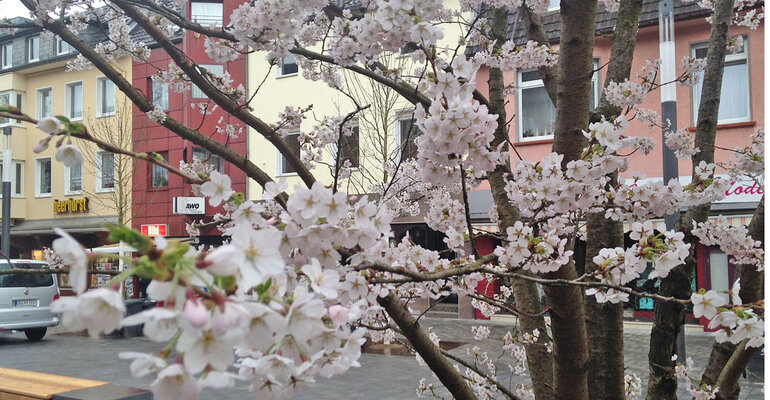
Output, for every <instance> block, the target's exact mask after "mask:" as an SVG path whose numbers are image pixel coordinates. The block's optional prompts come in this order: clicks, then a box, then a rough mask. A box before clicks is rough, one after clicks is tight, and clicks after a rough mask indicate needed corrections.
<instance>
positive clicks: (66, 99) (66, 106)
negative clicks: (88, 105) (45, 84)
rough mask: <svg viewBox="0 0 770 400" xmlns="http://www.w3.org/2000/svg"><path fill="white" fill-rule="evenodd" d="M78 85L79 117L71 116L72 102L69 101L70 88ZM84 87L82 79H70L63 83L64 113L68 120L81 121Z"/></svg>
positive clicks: (83, 109) (83, 112)
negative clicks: (70, 80)
mask: <svg viewBox="0 0 770 400" xmlns="http://www.w3.org/2000/svg"><path fill="white" fill-rule="evenodd" d="M77 85H80V117H77V118H76V117H73V116H72V104H71V103H70V88H73V87H75V86H77ZM84 97H85V87H84V85H83V81H82V80H80V81H72V82H67V83H65V84H64V114H65V115H66V117H67V118H69V119H70V121H82V120H83V114H85V107H84V106H85V104H83V103H85V98H84Z"/></svg>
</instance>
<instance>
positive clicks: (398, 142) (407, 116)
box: [393, 109, 424, 162]
mask: <svg viewBox="0 0 770 400" xmlns="http://www.w3.org/2000/svg"><path fill="white" fill-rule="evenodd" d="M406 120H410V121H414V122H413V124H414V127H415V128H416V129H417V130H419V131H420V132H422V130H421V129H420V128H419V127H418V126H417V119H416V118H415V117H414V109H405V110H399V111H396V126H395V127H394V129H393V130H394V135H393V136H394V139H395V143H394V144H393V145H394V148H395V149H396V158H395V159H396V161H397V162H402V161H403V160H402V158H401V157H402V154H401V149H402V144H403V143H404V140H403V139H402V135H403V134H404V132H402V131H401V121H406ZM423 134H424V132H423ZM417 136H420V135H417ZM413 140H414V139H413ZM416 147H417V144H416V143H415V148H416ZM416 155H417V153H416V152H415V156H416Z"/></svg>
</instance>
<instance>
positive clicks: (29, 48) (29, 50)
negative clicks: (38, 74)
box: [27, 35, 40, 62]
mask: <svg viewBox="0 0 770 400" xmlns="http://www.w3.org/2000/svg"><path fill="white" fill-rule="evenodd" d="M36 40H37V57H36V58H32V44H33V43H34V42H35V41H36ZM36 61H40V35H34V36H30V37H28V38H27V62H36Z"/></svg>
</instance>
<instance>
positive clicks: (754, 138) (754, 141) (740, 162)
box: [725, 128, 765, 179]
mask: <svg viewBox="0 0 770 400" xmlns="http://www.w3.org/2000/svg"><path fill="white" fill-rule="evenodd" d="M749 139H750V140H751V141H750V142H749V144H748V145H746V146H745V147H743V148H736V149H735V154H734V158H733V159H731V160H728V161H727V165H726V166H725V168H726V169H727V172H728V173H729V174H730V176H732V177H734V178H735V177H739V176H741V175H748V176H751V177H754V179H758V178H759V177H761V176H763V175H764V174H765V130H764V129H763V128H757V129H756V130H755V131H754V133H753V134H751V137H750V138H749Z"/></svg>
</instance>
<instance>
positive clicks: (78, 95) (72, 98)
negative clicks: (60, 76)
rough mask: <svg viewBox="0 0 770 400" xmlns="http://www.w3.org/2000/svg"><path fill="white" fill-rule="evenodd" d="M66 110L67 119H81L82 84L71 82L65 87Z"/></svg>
mask: <svg viewBox="0 0 770 400" xmlns="http://www.w3.org/2000/svg"><path fill="white" fill-rule="evenodd" d="M66 88H67V98H66V108H67V110H66V111H67V117H68V118H69V119H74V120H79V119H83V82H72V83H68V84H67V85H66Z"/></svg>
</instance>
